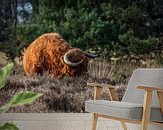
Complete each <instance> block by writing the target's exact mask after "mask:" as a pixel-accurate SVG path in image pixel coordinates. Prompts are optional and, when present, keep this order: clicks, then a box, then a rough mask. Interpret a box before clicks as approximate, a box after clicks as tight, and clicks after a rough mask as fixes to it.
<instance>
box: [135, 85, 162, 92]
mask: <svg viewBox="0 0 163 130" xmlns="http://www.w3.org/2000/svg"><path fill="white" fill-rule="evenodd" d="M137 89H144V90H148V91H158V92H163V89H162V88H159V87H150V86H138V87H137Z"/></svg>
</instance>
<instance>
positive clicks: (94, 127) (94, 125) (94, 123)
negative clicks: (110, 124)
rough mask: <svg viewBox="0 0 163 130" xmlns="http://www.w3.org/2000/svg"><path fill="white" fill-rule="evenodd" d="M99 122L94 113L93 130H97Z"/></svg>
mask: <svg viewBox="0 0 163 130" xmlns="http://www.w3.org/2000/svg"><path fill="white" fill-rule="evenodd" d="M97 121H98V117H97V116H96V115H95V113H94V114H93V120H92V130H96V126H97Z"/></svg>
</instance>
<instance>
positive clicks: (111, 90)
mask: <svg viewBox="0 0 163 130" xmlns="http://www.w3.org/2000/svg"><path fill="white" fill-rule="evenodd" d="M87 85H89V86H91V87H94V88H95V94H94V100H100V99H101V91H102V88H108V90H109V96H110V98H111V100H112V101H118V96H117V94H116V89H115V86H113V85H110V84H99V83H87Z"/></svg>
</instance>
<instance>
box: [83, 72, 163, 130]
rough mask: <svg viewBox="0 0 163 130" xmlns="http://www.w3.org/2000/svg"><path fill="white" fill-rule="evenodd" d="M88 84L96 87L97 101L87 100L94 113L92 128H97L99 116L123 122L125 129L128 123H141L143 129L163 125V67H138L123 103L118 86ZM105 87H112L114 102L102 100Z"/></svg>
mask: <svg viewBox="0 0 163 130" xmlns="http://www.w3.org/2000/svg"><path fill="white" fill-rule="evenodd" d="M88 85H89V86H93V87H94V88H95V95H94V100H89V101H86V102H85V110H86V111H87V112H92V113H93V124H92V130H95V129H96V125H97V120H98V117H104V118H109V119H113V120H118V121H121V124H122V126H123V128H124V130H127V127H126V124H125V122H126V123H135V124H141V130H147V127H148V124H152V125H162V126H163V69H137V70H135V71H134V72H133V74H132V76H131V79H130V81H129V83H128V86H127V90H126V93H125V95H124V97H123V99H122V101H121V102H119V101H117V97H116V93H115V87H114V86H111V85H108V84H96V83H88ZM103 87H107V88H108V90H109V94H110V97H111V100H112V101H107V100H101V97H100V93H101V90H102V88H103ZM140 89H142V90H140ZM143 90H144V91H143ZM152 94H153V95H152Z"/></svg>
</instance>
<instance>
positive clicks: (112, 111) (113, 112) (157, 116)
mask: <svg viewBox="0 0 163 130" xmlns="http://www.w3.org/2000/svg"><path fill="white" fill-rule="evenodd" d="M85 111H87V112H93V113H97V114H102V115H108V116H113V117H120V118H125V119H130V120H141V118H142V111H143V105H142V104H136V103H127V102H118V101H107V100H89V101H86V103H85ZM150 120H151V121H155V122H163V116H162V114H161V111H160V108H158V107H152V110H151V117H150Z"/></svg>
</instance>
